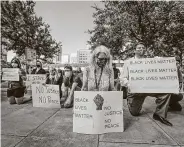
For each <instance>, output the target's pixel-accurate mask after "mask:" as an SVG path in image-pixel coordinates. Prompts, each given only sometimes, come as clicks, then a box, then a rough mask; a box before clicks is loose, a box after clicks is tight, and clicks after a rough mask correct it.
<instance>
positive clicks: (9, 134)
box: [1, 92, 184, 147]
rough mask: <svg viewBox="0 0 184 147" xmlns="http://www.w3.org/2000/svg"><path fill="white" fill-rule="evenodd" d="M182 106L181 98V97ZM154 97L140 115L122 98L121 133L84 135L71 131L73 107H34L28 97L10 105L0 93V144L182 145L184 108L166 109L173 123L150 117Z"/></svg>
mask: <svg viewBox="0 0 184 147" xmlns="http://www.w3.org/2000/svg"><path fill="white" fill-rule="evenodd" d="M181 104H182V107H183V108H184V100H182V101H181ZM155 107H156V105H155V99H154V98H152V97H148V98H147V99H146V100H145V103H144V105H143V110H142V112H141V115H140V116H138V117H133V116H131V115H130V113H129V111H128V108H127V104H126V100H124V128H125V131H124V132H122V133H107V134H103V135H84V134H77V133H73V132H72V126H73V124H72V109H71V108H70V109H52V108H35V107H33V106H32V102H31V101H29V102H27V103H25V104H22V105H17V104H14V105H10V104H9V103H8V101H7V98H6V93H5V92H4V93H3V92H2V96H1V146H2V147H138V146H141V147H173V146H174V147H184V110H182V112H169V113H168V120H169V121H170V122H172V123H173V127H169V126H165V125H163V124H161V123H160V122H158V121H155V120H153V118H152V115H153V112H154V110H155Z"/></svg>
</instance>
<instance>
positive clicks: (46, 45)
mask: <svg viewBox="0 0 184 147" xmlns="http://www.w3.org/2000/svg"><path fill="white" fill-rule="evenodd" d="M35 4H36V3H35V2H33V1H3V2H1V10H2V12H1V14H2V15H1V16H2V17H1V26H2V29H1V32H2V45H4V46H6V48H7V50H14V51H15V52H16V53H17V54H18V55H20V56H21V55H22V54H24V53H25V49H26V48H31V49H34V50H36V52H37V55H38V56H41V55H45V58H51V57H53V56H54V55H55V54H56V53H57V52H58V49H59V47H60V46H61V42H58V43H57V42H56V41H55V40H54V39H53V38H52V36H51V34H50V26H49V25H48V24H46V23H45V22H43V20H42V17H37V16H36V14H35V12H34V6H35Z"/></svg>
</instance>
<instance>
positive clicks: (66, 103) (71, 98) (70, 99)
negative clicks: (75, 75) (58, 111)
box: [64, 82, 78, 107]
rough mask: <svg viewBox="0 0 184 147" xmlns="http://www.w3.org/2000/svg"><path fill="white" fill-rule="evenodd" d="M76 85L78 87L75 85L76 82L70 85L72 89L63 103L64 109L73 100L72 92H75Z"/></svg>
mask: <svg viewBox="0 0 184 147" xmlns="http://www.w3.org/2000/svg"><path fill="white" fill-rule="evenodd" d="M77 85H78V83H76V82H74V83H73V84H72V88H71V90H70V94H69V96H68V98H67V100H66V101H65V104H64V106H65V107H69V106H70V105H71V103H72V101H73V98H74V91H75V89H76V87H77Z"/></svg>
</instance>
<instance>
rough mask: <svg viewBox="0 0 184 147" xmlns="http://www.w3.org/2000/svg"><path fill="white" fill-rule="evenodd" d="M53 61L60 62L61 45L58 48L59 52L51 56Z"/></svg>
mask: <svg viewBox="0 0 184 147" xmlns="http://www.w3.org/2000/svg"><path fill="white" fill-rule="evenodd" d="M53 62H54V63H62V47H60V48H59V52H58V53H57V55H56V56H55V57H54V58H53Z"/></svg>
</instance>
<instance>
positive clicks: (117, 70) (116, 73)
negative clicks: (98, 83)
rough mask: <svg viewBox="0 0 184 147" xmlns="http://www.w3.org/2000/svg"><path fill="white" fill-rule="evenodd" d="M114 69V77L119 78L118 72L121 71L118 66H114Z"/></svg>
mask: <svg viewBox="0 0 184 147" xmlns="http://www.w3.org/2000/svg"><path fill="white" fill-rule="evenodd" d="M113 71H114V79H117V78H118V74H119V73H120V71H119V69H118V68H113Z"/></svg>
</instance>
